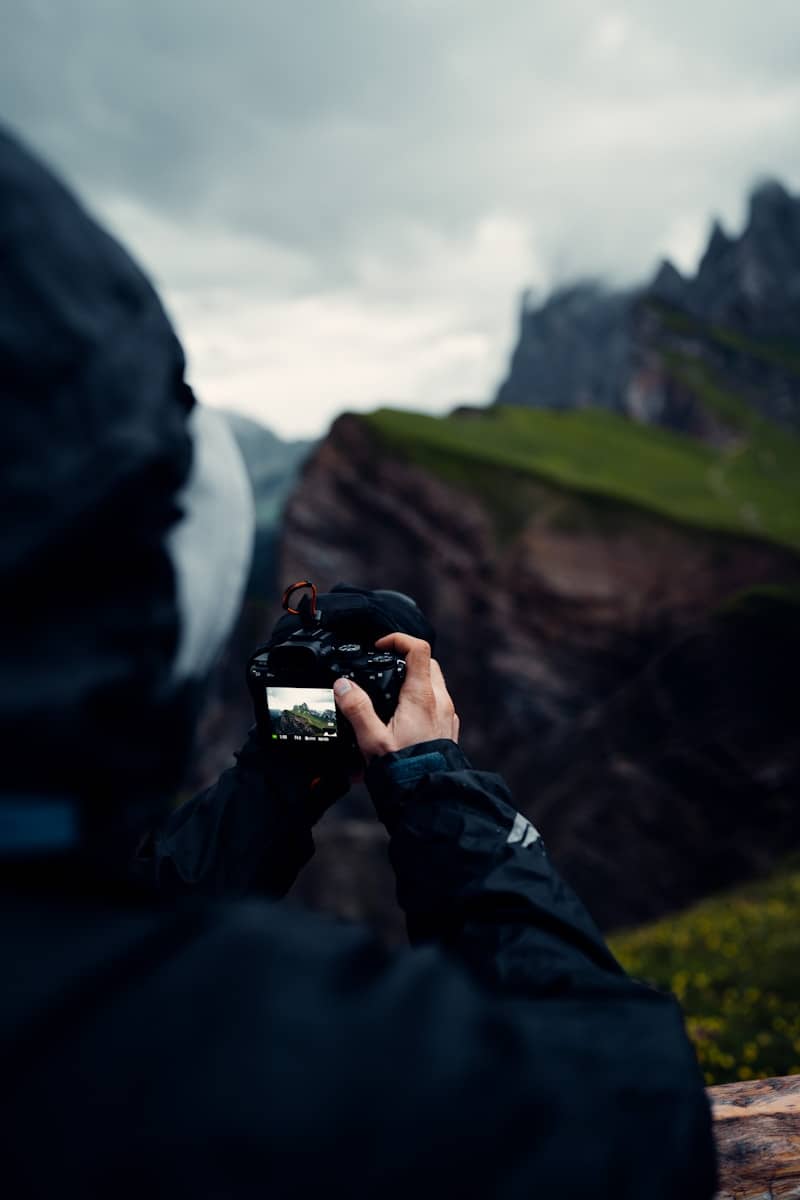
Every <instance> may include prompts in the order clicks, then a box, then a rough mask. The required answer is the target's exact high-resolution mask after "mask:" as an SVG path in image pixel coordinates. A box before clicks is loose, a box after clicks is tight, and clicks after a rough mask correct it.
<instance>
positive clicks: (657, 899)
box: [279, 407, 800, 928]
mask: <svg viewBox="0 0 800 1200" xmlns="http://www.w3.org/2000/svg"><path fill="white" fill-rule="evenodd" d="M761 436H764V437H766V436H767V434H766V432H765V431H764V430H761V429H760V427H759V430H758V437H761ZM769 445H770V446H773V445H774V447H775V448H776V449H777V447H778V446H780V458H779V459H776V460H775V462H772V461H771V460H770V462H769V464H766V465H765V464H764V463H763V462H762V461H761V458H760V457H759V456H761V455H763V454H764V453H766V451H765V450H764V447H763V446H762V445H761V444H760V443H759V442H758V439H757V438H756V442H755V443H754V445H753V447H752V448H751V449H748V450H743V451H742V453H741V455H740V459H741V462H738V460H737V462H738V465H737V463H734V464H732V463H731V462H730V461H729V454H728V449H727V447H715V446H712V445H704V444H703V443H702V442H699V441H697V440H696V439H693V438H689V437H687V436H685V435H680V434H677V433H674V432H671V431H668V430H664V429H659V428H653V427H648V426H643V425H640V424H637V423H635V422H633V421H630V420H626V419H624V418H623V417H620V416H618V415H616V414H613V413H609V412H604V411H585V412H574V413H570V412H566V413H553V412H547V411H542V410H538V409H521V408H497V407H493V408H490V409H488V410H486V411H484V412H482V413H481V412H477V413H476V412H474V411H473V412H472V413H470V414H466V413H464V414H462V415H458V416H450V417H446V418H433V417H423V416H419V415H416V414H411V413H408V412H392V411H388V410H383V411H380V412H377V413H374V414H371V415H370V416H366V417H358V416H353V415H349V416H345V417H342V418H340V419H339V420H338V421H337V422H336V423H335V424H334V426H333V428H332V429H331V431H330V433H329V435H328V437H327V438H326V440H325V441H324V442H323V443H322V444H321V446H320V447H319V448H318V449H317V450H316V451H315V452H314V453H313V454H312V455H311V457H310V459H309V461H308V463H307V465H306V467H305V469H304V471H303V474H302V477H301V478H300V479H299V480H298V484H297V486H296V488H295V490H294V491H293V493H292V496H291V497H290V500H289V502H288V505H287V508H286V515H285V522H284V529H283V536H282V538H281V546H280V558H279V574H280V576H281V578H285V579H287V580H288V579H295V578H304V577H305V578H311V579H314V580H315V581H316V582H317V583H319V584H320V585H321V586H322V587H323V588H326V587H328V586H329V585H330V584H332V583H334V582H335V581H336V580H338V579H348V580H351V581H353V582H355V583H357V584H359V585H361V586H366V587H392V588H397V589H399V590H401V591H406V592H409V593H411V594H412V595H414V596H415V597H416V598H417V599H418V600H419V602H420V604H421V605H422V607H423V608H424V609H425V611H426V612H427V613H428V614H429V615H430V617H431V619H432V620H433V623H434V625H435V626H436V628H437V630H438V633H439V641H438V645H437V657H439V658H440V660H441V662H442V666H443V669H444V671H445V674H446V677H447V679H448V683H449V685H450V687H451V690H452V693H453V696H454V699H455V702H456V707H457V710H458V712H459V714H460V715H461V718H462V730H463V734H462V740H463V744H464V747H465V750H466V752H467V754H468V755H469V756H470V757H471V758H472V760H473V761H474V762H475V764H476V765H478V766H481V767H485V768H489V769H495V770H500V771H501V773H502V774H503V775H504V777H505V778H506V779H507V780H508V782H509V783H510V785H511V787H512V790H513V793H514V795H515V799H516V803H517V804H518V805H519V806H520V807H521V808H522V809H523V810H524V811H525V812H526V814H527V815H528V816H530V817H531V819H532V820H533V821H534V822H535V823H536V824H537V825H538V826H539V827H540V828H541V830H542V833H543V836H544V838H545V842H546V843H547V844H548V846H549V848H550V850H551V852H552V854H553V855H554V858H555V860H556V862H557V863H558V865H559V866H560V867H561V869H562V870H563V872H564V874H565V875H566V877H567V878H568V879H569V880H570V881H571V882H573V883H575V884H576V885H577V886H578V887H579V889H580V893H581V895H582V896H583V897H584V898H585V899H586V901H587V903H588V904H589V907H590V910H591V911H592V913H593V914H594V915H595V917H596V918H597V919H598V921H600V923H601V924H602V925H603V926H604V927H606V928H612V927H616V926H620V925H631V924H635V923H638V922H640V921H643V920H648V919H651V918H655V917H657V916H659V915H661V914H663V913H665V912H669V911H671V910H673V909H675V908H678V907H680V906H682V905H684V904H686V903H689V902H690V901H692V900H694V899H695V898H697V897H699V896H702V895H704V894H705V893H707V892H709V891H712V890H713V889H714V888H716V887H723V886H728V885H730V884H732V883H735V882H739V881H740V880H741V879H743V878H746V877H748V876H751V875H755V874H758V873H759V872H760V871H761V870H763V869H765V868H766V867H767V866H769V864H770V863H772V862H773V861H775V860H776V858H777V857H778V856H779V855H780V854H781V853H783V852H784V850H785V848H786V847H787V846H789V845H794V844H798V842H799V841H800V820H799V819H798V818H797V817H796V816H795V814H796V813H797V812H798V811H800V810H798V806H797V803H796V800H797V794H798V790H800V760H799V759H798V754H797V751H796V750H793V749H792V748H793V747H794V746H795V743H796V740H797V739H796V737H795V724H796V711H795V710H796V705H795V703H794V700H793V696H794V692H795V688H796V680H797V678H798V677H800V643H798V639H797V636H796V631H797V630H798V629H800V592H798V591H797V589H798V587H800V439H797V438H794V437H792V436H791V435H789V434H783V433H780V432H779V433H778V434H777V435H775V436H774V443H773V442H769ZM751 454H752V455H753V456H754V457H753V458H752V460H751V458H750V457H749V456H750V455H751ZM720 481H722V484H723V485H724V486H722V487H721V486H720ZM754 589H755V590H754ZM737 595H740V596H741V597H742V598H741V599H740V600H739V601H738V602H737V603H736V604H733V607H732V608H731V604H732V597H735V596H737ZM792 631H795V632H794V633H793V632H792ZM334 822H335V818H334ZM327 838H330V841H329V842H326V839H327ZM317 840H318V844H319V845H320V856H319V861H318V862H317V863H316V864H315V867H314V868H313V870H312V872H311V874H310V876H308V877H307V878H304V879H302V880H301V885H300V887H301V891H303V892H304V894H305V895H306V896H310V898H311V899H312V900H313V901H314V902H319V900H320V897H321V898H322V899H323V900H324V902H325V903H326V904H330V903H334V904H335V905H337V906H338V907H339V911H345V912H348V913H351V914H352V913H358V912H365V913H368V914H370V915H371V917H372V919H377V920H379V921H380V923H381V924H382V925H384V923H385V927H387V928H396V926H395V925H392V924H391V923H392V922H394V920H395V918H394V917H393V916H392V913H391V908H392V904H393V901H392V894H393V893H392V886H391V881H390V879H389V878H388V869H387V867H386V865H385V856H384V854H383V850H382V842H381V839H380V836H379V835H374V836H373V835H368V834H367V833H366V832H365V831H364V830H363V829H362V828H358V827H357V826H356V825H354V824H353V823H352V821H351V822H350V824H349V825H348V827H347V831H346V830H345V828H344V827H343V826H341V825H339V826H336V825H335V824H331V825H329V826H328V827H327V829H325V830H321V831H320V837H319V838H318V839H317ZM326 846H329V847H330V851H329V856H328V857H326V854H328V851H327V850H326ZM348 847H349V848H348ZM334 858H335V859H336V862H335V863H334V862H333V859H334ZM326 873H327V880H326ZM330 878H335V879H336V881H337V884H336V889H332V888H331V886H330V882H329V880H330ZM370 879H371V880H372V882H371V883H370V882H367V880H370ZM355 881H358V883H357V885H356V883H355ZM356 886H357V887H358V889H359V891H358V894H356V893H355V892H354V890H353V889H354V888H356ZM380 895H383V896H384V902H383V909H381V907H380V903H379V899H378V898H379V896H380Z"/></svg>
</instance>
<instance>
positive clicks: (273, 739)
mask: <svg viewBox="0 0 800 1200" xmlns="http://www.w3.org/2000/svg"><path fill="white" fill-rule="evenodd" d="M301 589H302V590H305V589H308V591H309V592H310V595H309V594H308V592H307V593H306V594H304V595H303V597H302V599H301V601H300V602H299V604H298V605H297V607H296V608H293V607H291V606H290V601H291V598H292V595H293V594H294V593H295V592H297V591H299V590H301ZM320 599H321V602H322V603H318V595H317V589H316V587H315V586H314V585H313V584H311V583H309V582H308V580H302V581H300V582H299V583H295V584H292V585H291V586H290V587H288V588H287V589H286V591H285V592H284V595H283V607H284V609H285V610H286V612H287V614H288V616H287V617H284V618H282V619H281V620H280V621H279V622H278V625H277V626H276V628H275V632H274V633H273V636H272V639H271V640H270V642H269V643H268V644H267V645H266V646H261V647H259V648H258V649H257V650H256V651H255V653H254V654H252V655H251V657H250V659H249V661H248V664H247V684H248V688H249V690H250V695H251V697H252V699H253V707H254V709H255V717H256V723H257V725H258V728H259V731H260V733H261V739H262V742H263V744H264V745H265V746H266V747H267V748H268V749H269V750H270V751H271V752H273V753H275V754H276V755H278V756H280V757H290V756H303V757H305V758H308V759H313V760H314V762H315V763H318V764H319V767H320V770H324V768H325V765H326V764H331V765H334V764H335V765H336V766H343V765H348V764H349V765H353V764H355V763H357V762H359V761H360V755H359V751H358V746H357V743H356V739H355V735H354V734H353V731H352V729H351V727H350V725H349V723H348V722H347V721H345V719H344V718H343V717H342V716H341V715H340V714H339V712H338V710H337V708H336V702H335V700H334V695H333V684H334V682H335V680H336V679H338V678H339V677H340V676H346V677H347V678H349V679H352V680H354V681H355V682H356V683H358V684H360V686H361V687H362V688H363V689H364V691H365V692H366V693H367V695H368V696H369V697H370V699H371V700H372V703H373V705H374V707H375V711H376V712H377V714H378V716H379V717H380V718H381V720H382V721H385V722H388V721H389V720H390V719H391V716H392V713H393V712H394V710H395V708H396V707H397V701H398V698H399V695H400V688H401V687H402V686H403V680H404V679H405V667H406V664H405V660H404V659H403V658H402V657H400V656H399V655H397V654H394V653H392V652H391V651H388V650H375V649H374V642H375V639H376V638H378V637H380V636H381V635H382V634H384V633H388V632H391V631H392V630H397V629H405V630H406V631H407V632H409V633H411V632H413V633H414V635H415V636H423V637H425V636H426V634H429V635H430V636H429V637H428V640H431V638H432V636H433V635H432V631H431V630H430V627H429V626H428V624H427V622H426V620H425V618H424V617H423V615H422V613H421V612H420V610H419V608H418V607H417V605H416V603H415V602H414V601H413V600H412V599H411V597H410V596H406V595H404V594H403V593H402V592H391V591H370V592H365V591H361V590H360V589H355V588H353V589H349V588H347V586H346V585H344V584H340V585H337V587H336V588H334V589H333V591H332V592H330V593H328V594H327V595H324V596H322V597H321V598H320Z"/></svg>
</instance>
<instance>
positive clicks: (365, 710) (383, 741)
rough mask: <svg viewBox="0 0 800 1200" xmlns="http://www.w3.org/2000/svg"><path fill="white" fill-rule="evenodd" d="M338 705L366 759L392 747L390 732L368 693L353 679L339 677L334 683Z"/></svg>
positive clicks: (384, 752)
mask: <svg viewBox="0 0 800 1200" xmlns="http://www.w3.org/2000/svg"><path fill="white" fill-rule="evenodd" d="M333 694H334V696H335V698H336V707H337V708H338V709H339V712H340V713H341V714H342V716H343V717H345V718H346V719H347V720H348V721H349V722H350V724H351V726H352V728H353V733H354V734H355V736H356V741H357V742H358V748H359V750H360V751H361V753H362V754H363V755H364V757H365V758H366V759H370V758H375V757H377V756H378V755H381V754H386V753H387V751H388V750H390V749H391V743H390V737H389V732H388V730H387V728H386V726H385V725H384V723H383V721H382V720H381V719H380V717H379V716H378V714H377V713H376V712H375V709H374V707H373V705H372V701H371V700H370V698H369V696H368V695H367V693H366V692H365V691H364V689H363V688H361V687H359V686H358V684H357V683H353V681H352V679H344V678H342V679H337V680H336V682H335V683H334V685H333Z"/></svg>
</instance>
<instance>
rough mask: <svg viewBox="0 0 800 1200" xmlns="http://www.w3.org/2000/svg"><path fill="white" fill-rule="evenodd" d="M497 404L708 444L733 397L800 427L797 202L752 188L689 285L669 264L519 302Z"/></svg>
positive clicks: (720, 429)
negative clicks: (627, 282) (624, 285)
mask: <svg viewBox="0 0 800 1200" xmlns="http://www.w3.org/2000/svg"><path fill="white" fill-rule="evenodd" d="M496 399H497V403H501V404H521V405H530V406H534V407H549V408H581V407H603V408H608V409H611V410H613V411H616V412H620V413H624V414H626V415H628V416H631V417H634V418H635V419H637V420H641V421H646V422H653V423H657V424H663V425H666V426H669V427H671V428H675V429H679V430H682V431H686V432H690V433H694V434H697V435H699V436H701V437H705V438H707V439H709V440H711V441H718V440H720V439H721V438H724V437H725V436H726V435H728V436H729V435H730V425H731V411H730V404H727V405H726V404H725V403H724V402H725V400H726V399H727V400H730V399H734V400H741V401H744V402H746V403H747V404H749V405H750V406H752V408H753V409H754V410H755V411H757V412H761V413H762V414H763V415H764V416H766V417H769V418H770V419H771V420H774V421H777V422H779V423H781V424H783V425H785V426H786V427H787V428H793V429H797V428H800V197H793V196H791V195H790V194H789V193H788V192H787V191H786V190H785V189H784V188H783V187H782V186H781V185H780V184H778V183H774V182H773V183H766V184H763V185H762V186H761V187H759V188H757V189H756V190H755V191H754V192H753V194H752V196H751V199H750V209H749V216H748V220H747V224H746V226H745V229H744V231H743V233H742V234H741V236H739V237H738V238H734V237H729V236H728V235H727V234H726V233H725V232H724V231H723V229H722V228H721V226H720V225H719V224H715V226H714V228H713V230H712V233H711V236H710V239H709V243H708V247H707V249H706V252H705V254H704V256H703V258H702V260H701V262H700V266H699V268H698V271H697V273H696V275H695V276H693V277H689V278H686V277H684V276H682V275H681V274H680V273H679V272H678V271H677V270H676V268H675V267H674V266H673V265H672V264H671V263H669V262H664V263H663V264H662V265H661V267H660V268H659V270H658V272H657V273H656V275H655V277H654V279H653V280H652V281H651V282H650V283H649V284H647V285H645V286H643V287H640V288H634V289H630V290H628V291H624V292H613V291H609V290H608V289H605V288H603V287H602V286H600V285H599V284H577V285H575V286H572V287H570V288H567V289H563V290H561V291H559V292H557V293H556V294H555V295H553V296H551V297H550V299H548V300H547V301H546V303H545V304H543V305H542V306H541V307H538V308H533V307H531V305H530V303H529V299H528V297H527V296H526V297H524V298H523V304H522V309H521V314H520V331H519V339H518V342H517V346H516V349H515V351H514V354H513V358H512V362H511V368H510V372H509V375H508V378H507V379H506V380H505V381H504V383H503V384H502V385H501V387H500V389H499V391H498V393H497V397H496ZM723 409H726V411H724V412H723V411H722V410H723ZM734 424H735V423H734Z"/></svg>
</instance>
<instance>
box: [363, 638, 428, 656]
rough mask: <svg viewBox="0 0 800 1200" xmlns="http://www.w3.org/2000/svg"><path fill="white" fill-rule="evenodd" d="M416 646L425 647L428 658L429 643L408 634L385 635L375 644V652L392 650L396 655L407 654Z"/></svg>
mask: <svg viewBox="0 0 800 1200" xmlns="http://www.w3.org/2000/svg"><path fill="white" fill-rule="evenodd" d="M417 646H427V648H428V657H430V653H431V647H430V643H429V642H426V641H425V640H424V639H423V638H418V637H412V636H411V634H410V633H386V634H384V635H383V637H382V638H378V640H377V642H376V643H375V648H376V650H394V651H395V653H396V654H403V655H405V654H408V652H409V651H410V650H413V649H414V647H417Z"/></svg>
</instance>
